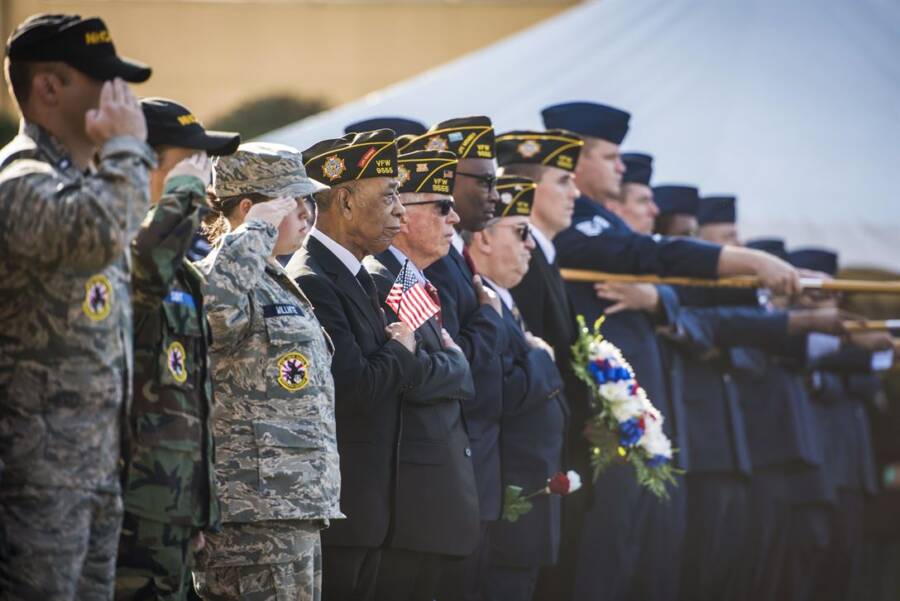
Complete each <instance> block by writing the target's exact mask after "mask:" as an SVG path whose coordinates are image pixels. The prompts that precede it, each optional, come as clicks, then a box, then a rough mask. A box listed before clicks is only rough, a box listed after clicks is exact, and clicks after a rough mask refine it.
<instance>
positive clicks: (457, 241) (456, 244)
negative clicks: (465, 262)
mask: <svg viewBox="0 0 900 601" xmlns="http://www.w3.org/2000/svg"><path fill="white" fill-rule="evenodd" d="M450 244H452V245H453V248H455V249H456V252H458V253H459V254H462V251H463V248H465V246H466V243H465V242H463V239H462V236H460V235H459V232H457V231H456V230H453V239H452V240H450Z"/></svg>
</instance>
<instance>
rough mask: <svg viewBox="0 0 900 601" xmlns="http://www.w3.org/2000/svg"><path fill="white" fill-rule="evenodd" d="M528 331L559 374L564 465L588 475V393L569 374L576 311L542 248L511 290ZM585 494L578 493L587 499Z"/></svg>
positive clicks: (574, 337)
mask: <svg viewBox="0 0 900 601" xmlns="http://www.w3.org/2000/svg"><path fill="white" fill-rule="evenodd" d="M510 293H511V294H512V296H513V299H514V300H515V301H516V306H517V307H518V308H519V312H520V313H521V314H522V319H524V320H525V325H526V326H528V330H529V331H530V332H531V333H532V334H534V335H535V336H539V337H540V338H543V339H544V340H546V341H547V343H548V344H550V346H552V347H553V351H554V352H555V353H556V366H557V367H558V368H559V372H560V374H562V378H563V385H564V387H565V393H566V401H567V402H568V404H569V411H570V413H571V419H570V420H569V428H568V432H567V433H566V441H565V445H566V447H565V450H564V454H563V465H565V466H567V467H568V466H571V467H572V468H573V469H574V470H575V471H577V472H578V473H579V474H588V473H590V469H591V468H590V456H589V447H590V445H589V444H588V442H587V440H585V438H584V436H582V434H581V432H582V430H583V429H584V424H585V422H586V421H587V419H588V417H589V416H590V414H591V403H590V391H589V390H588V389H587V386H585V385H584V383H582V381H581V380H579V379H578V378H577V377H576V376H575V372H574V371H573V370H572V344H574V343H575V340H576V338H577V337H578V326H577V325H576V322H575V311H574V309H573V308H572V303H571V302H570V301H569V297H568V295H567V294H566V287H565V284H564V283H563V280H562V276H560V274H559V268H558V267H557V266H556V265H551V264H550V263H548V262H547V257H546V256H545V255H544V253H543V251H542V250H541V247H540V246H538V247H537V248H535V249H534V251H533V252H532V253H531V261H530V263H529V265H528V273H526V274H525V277H524V278H522V281H521V282H519V285H518V286H516V287H515V288H512V289H510ZM585 493H587V491H584V492H583V493H580V494H581V495H583V496H586V495H585Z"/></svg>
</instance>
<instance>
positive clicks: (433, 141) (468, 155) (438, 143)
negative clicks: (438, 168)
mask: <svg viewBox="0 0 900 601" xmlns="http://www.w3.org/2000/svg"><path fill="white" fill-rule="evenodd" d="M401 150H402V151H403V152H413V151H416V150H449V151H450V152H452V153H454V154H455V155H456V156H457V158H459V159H492V158H494V126H493V124H492V123H491V120H490V119H489V118H488V117H484V116H476V117H460V118H459V119H450V120H448V121H441V122H440V123H438V124H436V125H432V126H431V128H430V129H429V130H428V131H427V132H425V133H424V134H422V135H421V136H418V137H416V138H413V139H412V140H411V141H409V142H407V143H406V145H405V146H403V148H401Z"/></svg>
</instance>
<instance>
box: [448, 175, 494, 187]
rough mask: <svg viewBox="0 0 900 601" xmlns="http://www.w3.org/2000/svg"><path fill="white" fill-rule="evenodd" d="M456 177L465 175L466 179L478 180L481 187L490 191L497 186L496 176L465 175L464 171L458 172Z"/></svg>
mask: <svg viewBox="0 0 900 601" xmlns="http://www.w3.org/2000/svg"><path fill="white" fill-rule="evenodd" d="M456 175H464V176H466V177H471V178H472V179H476V180H478V181H479V182H481V185H482V186H484V187H485V188H487V189H488V190H491V189H493V188H494V187H495V186H496V185H497V176H496V175H482V174H480V173H465V172H463V171H457V172H456Z"/></svg>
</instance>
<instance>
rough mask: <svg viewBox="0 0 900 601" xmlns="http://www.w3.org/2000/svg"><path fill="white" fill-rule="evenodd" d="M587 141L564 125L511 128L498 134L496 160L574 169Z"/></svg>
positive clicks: (502, 164)
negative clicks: (565, 128)
mask: <svg viewBox="0 0 900 601" xmlns="http://www.w3.org/2000/svg"><path fill="white" fill-rule="evenodd" d="M582 146H584V142H583V141H582V140H581V138H579V137H578V136H577V135H576V134H573V133H572V132H568V131H564V130H561V129H551V130H549V131H510V132H507V133H505V134H500V135H499V136H497V163H498V164H499V165H500V166H501V167H502V166H504V165H512V164H520V163H526V164H533V165H547V166H549V167H559V168H560V169H565V170H566V171H574V170H575V165H576V164H577V163H578V155H579V154H581V147H582Z"/></svg>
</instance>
